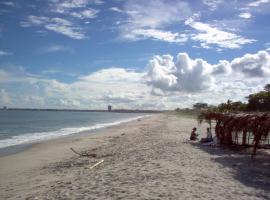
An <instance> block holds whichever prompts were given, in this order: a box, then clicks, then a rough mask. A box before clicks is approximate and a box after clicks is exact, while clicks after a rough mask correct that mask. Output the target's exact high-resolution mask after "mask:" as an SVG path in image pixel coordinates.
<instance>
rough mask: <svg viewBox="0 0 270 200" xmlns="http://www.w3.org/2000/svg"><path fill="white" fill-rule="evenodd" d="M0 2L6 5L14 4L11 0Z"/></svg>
mask: <svg viewBox="0 0 270 200" xmlns="http://www.w3.org/2000/svg"><path fill="white" fill-rule="evenodd" d="M1 4H3V5H6V6H15V3H14V2H12V1H4V2H1Z"/></svg>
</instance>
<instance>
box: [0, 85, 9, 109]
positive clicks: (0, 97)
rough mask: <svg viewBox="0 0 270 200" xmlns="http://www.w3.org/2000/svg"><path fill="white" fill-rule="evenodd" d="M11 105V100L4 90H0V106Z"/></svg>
mask: <svg viewBox="0 0 270 200" xmlns="http://www.w3.org/2000/svg"><path fill="white" fill-rule="evenodd" d="M10 103H11V98H10V96H9V94H8V93H7V92H6V90H5V89H0V105H1V106H6V105H9V104H10Z"/></svg>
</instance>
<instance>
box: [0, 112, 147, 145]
mask: <svg viewBox="0 0 270 200" xmlns="http://www.w3.org/2000/svg"><path fill="white" fill-rule="evenodd" d="M144 115H145V114H142V113H114V112H73V111H72V112H71V111H27V110H0V150H1V149H3V148H7V147H11V146H16V145H23V144H29V143H34V142H38V141H42V140H48V139H53V138H58V137H62V136H67V135H71V134H76V133H79V132H82V131H87V130H94V129H100V128H104V127H107V126H112V125H116V124H120V123H123V122H128V121H131V120H135V119H138V118H141V117H143V116H144Z"/></svg>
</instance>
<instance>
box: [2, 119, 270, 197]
mask: <svg viewBox="0 0 270 200" xmlns="http://www.w3.org/2000/svg"><path fill="white" fill-rule="evenodd" d="M194 126H197V121H196V120H195V119H192V118H184V117H177V116H175V115H169V114H157V115H153V116H150V117H146V118H143V119H141V120H136V121H132V122H128V123H124V124H120V125H117V126H113V127H109V128H106V129H104V130H101V131H99V133H98V134H94V135H90V134H84V136H78V137H69V138H64V139H58V140H52V141H47V142H42V143H39V144H35V145H33V146H32V147H31V148H29V149H27V150H25V151H23V152H20V153H17V154H14V155H9V156H4V157H1V158H0V199H185V200H186V199H213V200H214V199H230V200H233V199H237V200H241V199H243V200H249V199H250V200H256V199H270V155H269V154H267V152H258V155H257V157H256V159H255V160H251V158H250V155H249V154H248V152H239V151H232V150H228V149H221V148H213V147H202V146H200V145H198V144H197V143H189V142H186V139H187V138H189V134H190V131H191V129H192V127H194ZM205 127H206V125H203V127H202V130H204V129H205ZM70 147H73V148H74V149H76V150H77V151H80V152H82V151H87V152H89V153H95V154H97V157H96V158H92V157H79V156H78V155H76V154H74V153H73V152H72V151H71V150H70ZM101 160H104V162H102V163H101V164H99V165H98V166H96V167H94V168H92V169H91V166H93V165H94V164H95V163H97V162H99V161H101Z"/></svg>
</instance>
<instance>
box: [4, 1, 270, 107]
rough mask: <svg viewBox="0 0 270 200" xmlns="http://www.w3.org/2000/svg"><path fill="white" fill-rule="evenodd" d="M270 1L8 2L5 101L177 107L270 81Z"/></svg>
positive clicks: (238, 96)
mask: <svg viewBox="0 0 270 200" xmlns="http://www.w3.org/2000/svg"><path fill="white" fill-rule="evenodd" d="M269 19H270V0H226V1H225V0H189V1H188V0H186V1H185V0H147V1H145V0H47V1H46V0H28V1H20V0H1V1H0V106H4V105H6V106H8V107H21V108H22V107H34V108H77V109H80V108H82V109H103V108H106V106H107V105H108V104H111V105H113V107H114V108H132V109H135V108H137V109H174V108H176V107H181V108H184V107H189V106H192V104H194V103H196V102H206V103H209V104H214V105H215V104H218V103H220V102H223V101H226V100H227V99H231V100H245V97H246V96H247V95H248V94H250V93H253V92H257V91H259V90H261V89H262V88H263V86H264V85H265V84H266V83H269V82H270V39H269V35H270V21H269Z"/></svg>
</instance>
